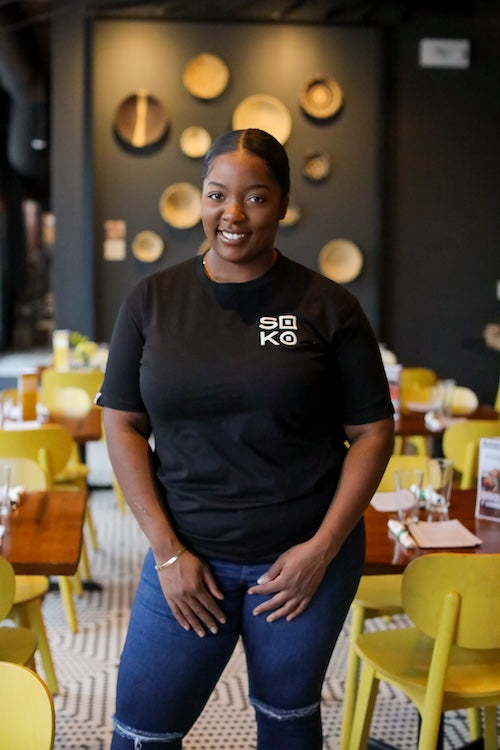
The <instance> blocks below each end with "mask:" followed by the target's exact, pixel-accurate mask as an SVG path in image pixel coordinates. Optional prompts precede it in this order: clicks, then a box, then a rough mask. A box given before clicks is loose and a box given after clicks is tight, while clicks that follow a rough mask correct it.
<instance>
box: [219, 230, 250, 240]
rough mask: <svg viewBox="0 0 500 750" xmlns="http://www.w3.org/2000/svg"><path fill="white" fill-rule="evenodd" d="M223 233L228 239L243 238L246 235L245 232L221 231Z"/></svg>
mask: <svg viewBox="0 0 500 750" xmlns="http://www.w3.org/2000/svg"><path fill="white" fill-rule="evenodd" d="M221 234H222V236H223V237H225V238H226V240H241V239H242V238H243V237H244V236H245V235H244V234H236V232H221Z"/></svg>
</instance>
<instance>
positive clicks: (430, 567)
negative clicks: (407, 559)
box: [402, 553, 500, 649]
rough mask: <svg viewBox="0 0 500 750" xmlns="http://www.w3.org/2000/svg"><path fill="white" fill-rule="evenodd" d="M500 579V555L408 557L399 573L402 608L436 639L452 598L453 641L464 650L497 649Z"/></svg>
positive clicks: (425, 631) (499, 621)
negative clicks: (401, 576) (454, 607)
mask: <svg viewBox="0 0 500 750" xmlns="http://www.w3.org/2000/svg"><path fill="white" fill-rule="evenodd" d="M430 581H432V585H429V582H430ZM499 581H500V554H499V555H471V554H457V553H442V554H439V553H438V554H432V555H424V556H423V557H419V558H417V559H416V560H414V561H413V562H411V563H410V564H409V565H408V566H407V568H406V569H405V571H404V573H403V585H402V597H403V607H404V610H405V612H406V613H407V614H408V616H409V617H410V619H411V621H412V622H413V623H414V624H415V625H416V627H417V628H418V629H419V630H421V631H422V632H423V633H425V634H426V635H428V636H430V637H431V638H434V639H435V638H436V637H437V635H438V633H439V629H440V625H441V624H442V617H443V614H444V610H445V606H444V603H445V600H447V599H452V600H453V599H455V600H457V601H456V604H457V607H458V611H457V614H456V617H457V626H456V629H455V630H454V632H453V629H452V632H451V634H450V637H451V638H452V641H453V643H455V644H456V645H457V646H459V647H461V648H468V649H478V648H479V649H498V648H500V589H499V586H498V582H499ZM450 594H451V596H450ZM451 606H452V607H453V606H454V605H453V603H451ZM478 613H480V616H478Z"/></svg>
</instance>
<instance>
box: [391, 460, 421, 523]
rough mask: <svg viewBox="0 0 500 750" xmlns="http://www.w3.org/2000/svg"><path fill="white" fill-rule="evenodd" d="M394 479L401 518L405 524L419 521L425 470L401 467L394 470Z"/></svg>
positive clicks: (399, 516)
mask: <svg viewBox="0 0 500 750" xmlns="http://www.w3.org/2000/svg"><path fill="white" fill-rule="evenodd" d="M394 479H395V482H396V503H397V508H398V518H399V520H400V521H401V523H404V524H408V523H411V522H412V521H414V522H416V521H418V517H419V511H420V497H421V495H422V485H423V481H424V472H423V471H422V470H421V469H399V470H398V471H395V472H394Z"/></svg>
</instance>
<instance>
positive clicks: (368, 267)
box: [92, 21, 381, 338]
mask: <svg viewBox="0 0 500 750" xmlns="http://www.w3.org/2000/svg"><path fill="white" fill-rule="evenodd" d="M378 36H379V35H378V33H377V32H375V31H373V30H366V29H343V30H340V29H333V28H324V29H318V28H312V27H300V28H297V27H292V26H280V25H276V26H269V25H265V24H259V25H253V24H250V25H244V26H243V25H241V24H239V25H236V24H218V25H215V24H210V25H209V26H208V25H207V24H192V23H189V24H188V23H157V22H129V21H121V22H117V21H98V22H96V23H95V25H94V34H93V44H94V47H93V78H92V92H93V100H92V101H93V108H92V129H93V139H94V170H93V172H94V196H95V248H94V249H95V262H96V270H97V277H96V282H97V307H96V314H97V326H98V330H99V332H100V336H101V337H105V338H107V337H108V336H109V335H110V332H111V330H112V325H113V321H114V319H115V316H116V312H117V309H118V305H119V303H120V301H121V300H122V298H123V296H124V294H125V292H126V291H127V290H128V289H130V288H131V286H132V285H133V284H134V283H135V282H136V281H137V280H138V279H139V278H140V277H141V276H143V275H145V274H146V273H151V272H152V271H154V270H156V269H157V268H161V267H163V266H166V265H170V264H173V263H176V262H178V261H181V260H184V259H186V258H188V257H191V256H192V255H194V254H195V253H196V252H197V250H198V247H199V245H200V243H201V242H202V240H203V230H202V226H201V224H199V225H198V226H197V227H195V228H193V229H190V230H179V229H174V228H172V227H171V226H169V225H168V224H167V223H166V222H165V221H164V220H163V219H162V217H161V215H160V213H159V209H158V201H159V198H160V196H161V193H162V191H163V190H164V189H165V188H166V187H167V186H168V185H170V184H171V183H174V182H179V181H186V180H187V181H189V182H191V183H194V184H196V185H199V184H200V172H201V162H200V160H192V159H189V157H187V156H186V155H184V154H183V153H182V151H181V149H180V146H179V137H180V135H181V132H182V130H183V129H184V128H185V127H187V126H189V125H203V126H204V127H206V128H207V129H208V130H209V132H210V133H211V135H212V136H214V137H215V136H217V135H218V134H220V133H222V132H224V131H225V130H228V129H230V128H231V119H232V113H233V111H234V109H235V108H236V106H237V105H238V103H239V102H240V101H241V100H242V99H244V98H245V97H247V96H249V95H250V94H255V93H266V94H271V95H274V96H276V97H279V99H280V100H281V101H282V102H283V103H284V104H285V105H286V106H287V108H288V110H289V111H290V114H291V117H292V131H291V135H290V138H289V140H288V141H287V144H286V148H287V151H288V155H289V158H290V163H291V170H292V193H293V196H294V199H295V200H296V201H297V202H298V203H299V205H300V206H301V208H302V210H303V219H302V221H301V222H300V223H299V224H297V225H296V226H295V227H293V228H291V227H289V228H286V229H281V230H280V232H279V237H278V240H277V244H278V246H279V247H280V249H281V250H282V251H283V252H284V253H286V254H287V255H289V256H291V257H293V258H295V259H296V260H298V261H300V262H302V263H304V264H305V265H307V266H310V267H312V268H316V269H317V267H318V253H319V251H320V249H321V247H322V246H323V245H324V244H325V243H326V242H327V241H328V240H330V239H333V238H336V237H346V238H348V239H350V240H352V241H354V242H355V243H356V244H357V245H359V247H360V248H361V249H362V251H363V255H364V257H365V265H364V269H363V272H362V274H361V275H360V277H358V279H356V280H355V281H354V282H352V283H351V284H350V285H349V286H350V288H351V289H352V291H353V292H354V293H355V294H356V295H357V296H358V297H359V298H360V300H361V301H362V303H363V305H364V307H365V309H366V310H367V313H368V315H369V316H370V318H371V320H372V322H373V324H374V325H375V326H377V323H378V320H377V313H378V300H377V289H378V283H377V275H378V258H379V254H380V250H379V247H378V238H379V208H378V199H377V195H378V172H379V170H378V156H379V148H378V143H379V141H380V129H381V128H380V116H379V112H380V92H379V86H380V82H379V76H380V69H381V66H380V52H379V46H380V45H379V38H378ZM200 52H212V53H216V54H217V55H219V56H220V57H222V58H223V59H224V60H225V62H226V63H227V65H228V67H229V69H230V81H229V85H228V87H227V89H226V90H225V91H224V92H223V94H222V95H221V96H220V97H218V98H217V99H216V100H210V101H204V100H199V99H196V98H195V97H193V96H192V95H191V94H190V93H189V92H188V91H187V90H186V89H185V87H184V86H183V84H182V72H183V69H184V67H185V65H186V64H187V63H188V61H189V60H190V59H191V58H192V57H193V56H194V55H196V54H198V53H200ZM318 72H320V73H323V74H329V75H333V76H335V78H336V79H337V80H338V81H339V83H340V85H341V86H342V88H343V90H344V92H345V107H344V109H343V110H342V111H341V113H340V114H339V115H338V116H337V117H336V118H335V119H334V120H332V121H331V122H325V121H321V122H319V121H311V120H310V119H309V118H307V117H306V116H305V115H304V113H303V112H302V111H301V109H300V107H299V94H300V91H301V88H302V86H303V85H304V84H305V82H306V81H307V80H308V79H309V78H310V77H311V76H313V75H315V74H316V73H318ZM138 88H146V89H148V90H149V91H151V92H152V93H153V94H154V95H155V96H157V97H158V98H159V99H160V101H161V102H162V103H163V104H164V106H165V107H166V109H167V111H168V114H169V117H170V121H171V127H170V132H169V136H168V139H167V141H166V143H165V144H164V145H163V146H162V148H160V150H159V151H157V152H156V153H154V154H149V155H145V156H144V155H141V154H139V153H136V154H131V153H130V152H129V151H127V150H125V149H124V148H123V147H122V146H120V144H119V143H118V142H117V140H116V138H115V137H114V134H113V128H112V123H113V118H114V115H115V110H116V108H117V107H118V105H119V103H120V101H121V100H122V99H123V98H125V97H126V96H127V95H129V94H130V93H132V92H133V91H135V90H136V89H138ZM309 149H325V150H327V151H328V152H329V153H330V154H331V158H332V165H333V168H332V174H331V177H330V178H329V179H328V180H326V181H324V182H321V183H319V182H316V183H311V182H310V181H308V180H306V179H305V178H304V177H303V176H302V174H301V166H302V162H303V158H304V155H305V153H306V151H308V150H309ZM106 219H125V220H126V222H127V258H126V260H125V261H124V262H110V261H106V260H104V259H103V253H102V245H103V225H104V221H105V220H106ZM144 229H149V230H154V231H155V232H157V233H158V234H160V235H161V236H162V237H163V239H164V241H165V245H166V250H165V252H164V254H163V256H162V257H161V258H160V260H158V261H157V262H156V263H154V264H144V263H140V262H139V261H137V260H136V258H135V257H134V256H133V254H132V252H131V243H132V240H133V237H134V235H135V234H136V233H137V232H138V231H141V230H144Z"/></svg>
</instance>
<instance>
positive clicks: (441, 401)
mask: <svg viewBox="0 0 500 750" xmlns="http://www.w3.org/2000/svg"><path fill="white" fill-rule="evenodd" d="M455 386H456V380H453V379H452V378H448V379H447V380H439V381H438V383H436V385H435V386H434V387H433V388H432V390H431V400H432V402H433V407H434V410H435V411H436V412H437V413H438V414H439V415H440V416H442V417H450V416H451V414H452V409H453V394H454V392H455Z"/></svg>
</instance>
